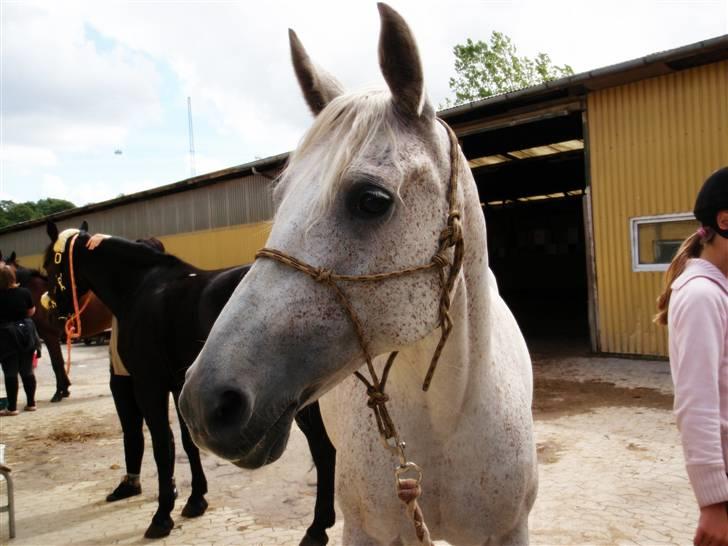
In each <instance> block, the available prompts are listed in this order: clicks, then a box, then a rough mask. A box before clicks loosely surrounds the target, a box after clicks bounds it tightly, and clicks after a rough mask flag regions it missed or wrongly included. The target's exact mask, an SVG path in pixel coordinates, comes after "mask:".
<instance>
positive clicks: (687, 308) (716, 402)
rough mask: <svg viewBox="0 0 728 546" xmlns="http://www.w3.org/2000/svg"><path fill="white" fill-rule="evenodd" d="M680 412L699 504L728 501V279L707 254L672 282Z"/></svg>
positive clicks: (672, 346) (671, 317) (674, 371)
mask: <svg viewBox="0 0 728 546" xmlns="http://www.w3.org/2000/svg"><path fill="white" fill-rule="evenodd" d="M668 328H669V331H670V368H671V370H672V380H673V383H674V385H675V406H674V408H675V416H676V417H677V425H678V428H679V429H680V435H681V437H682V445H683V452H684V454H685V462H686V466H687V471H688V477H689V478H690V483H691V485H692V487H693V491H694V492H695V497H696V498H697V501H698V504H699V505H700V506H701V507H702V506H708V505H710V504H716V503H719V502H726V501H728V476H726V470H727V469H728V279H727V278H726V276H725V275H724V274H723V273H722V272H721V271H720V269H718V268H717V267H716V266H715V265H713V264H712V263H710V262H708V261H707V260H702V259H699V258H697V259H692V260H689V261H688V264H687V266H686V268H685V271H684V272H683V273H682V274H681V275H680V276H679V277H678V278H677V279H675V282H673V283H672V295H671V296H670V305H669V311H668Z"/></svg>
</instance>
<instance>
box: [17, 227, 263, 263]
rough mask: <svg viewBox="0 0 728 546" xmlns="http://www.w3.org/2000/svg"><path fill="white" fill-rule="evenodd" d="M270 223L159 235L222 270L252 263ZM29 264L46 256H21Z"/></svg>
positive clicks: (190, 258)
mask: <svg viewBox="0 0 728 546" xmlns="http://www.w3.org/2000/svg"><path fill="white" fill-rule="evenodd" d="M270 226H271V223H270V222H258V223H254V224H239V225H237V226H231V227H225V228H219V229H208V230H204V231H192V232H189V233H178V234H175V235H165V236H163V237H159V240H160V241H162V242H163V243H164V246H165V248H166V250H167V252H169V253H170V254H174V255H175V256H177V257H178V258H180V259H182V260H184V261H185V262H189V263H191V264H192V265H194V266H196V267H199V268H201V269H221V268H224V267H232V266H235V265H242V264H248V263H251V262H252V261H253V260H254V259H255V253H256V252H257V251H258V250H259V249H260V248H262V247H263V245H264V244H265V242H266V240H267V239H268V234H269V233H270ZM18 259H19V261H20V263H21V264H23V265H24V266H26V267H40V266H41V265H42V261H43V256H42V255H41V254H34V255H28V256H20V257H19V258H18Z"/></svg>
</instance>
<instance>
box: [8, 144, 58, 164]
mask: <svg viewBox="0 0 728 546" xmlns="http://www.w3.org/2000/svg"><path fill="white" fill-rule="evenodd" d="M0 162H1V163H3V165H6V164H9V163H15V164H17V165H20V166H24V167H26V168H27V167H50V166H52V165H55V164H56V163H58V157H57V156H56V154H55V153H54V152H53V150H49V149H48V148H39V147H34V146H15V145H12V144H10V145H6V144H0Z"/></svg>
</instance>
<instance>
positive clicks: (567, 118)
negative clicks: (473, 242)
mask: <svg viewBox="0 0 728 546" xmlns="http://www.w3.org/2000/svg"><path fill="white" fill-rule="evenodd" d="M582 125H583V124H582V118H581V112H570V113H567V114H565V115H561V116H554V117H546V118H544V119H536V120H534V121H530V122H527V123H522V124H516V125H508V124H506V126H503V127H498V126H496V127H492V128H487V129H486V130H483V131H480V132H474V133H472V134H470V135H467V136H464V137H462V138H461V142H462V147H463V151H464V152H465V154H466V157H467V158H468V160H469V164H470V167H471V169H472V170H473V175H474V177H475V180H476V183H477V185H478V192H479V194H480V200H481V205H482V208H483V213H484V215H485V219H486V224H487V229H488V254H489V259H490V266H491V268H492V270H493V272H494V274H495V276H496V279H497V281H498V287H499V290H500V293H501V295H502V296H503V298H504V299H505V301H506V303H508V305H509V306H510V308H511V309H512V310H513V313H514V315H515V317H516V319H517V320H518V323H519V325H520V326H521V329H522V330H523V332H524V334H525V336H526V339H527V340H528V342H529V345H531V346H532V347H533V346H534V345H536V346H543V345H546V346H552V345H559V344H564V345H570V346H573V347H578V349H579V350H584V349H588V345H589V336H590V326H589V325H590V322H589V313H590V308H589V292H590V286H589V281H588V278H589V277H588V274H587V268H588V260H587V251H586V249H587V235H586V234H587V231H586V228H585V221H584V199H585V189H586V169H585V159H584V139H583V134H582V132H583V131H582Z"/></svg>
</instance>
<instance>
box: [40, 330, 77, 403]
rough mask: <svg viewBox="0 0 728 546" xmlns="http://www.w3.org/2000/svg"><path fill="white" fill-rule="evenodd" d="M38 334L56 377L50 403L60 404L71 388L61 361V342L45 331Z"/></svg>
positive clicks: (63, 363)
mask: <svg viewBox="0 0 728 546" xmlns="http://www.w3.org/2000/svg"><path fill="white" fill-rule="evenodd" d="M38 334H39V335H40V337H41V339H42V340H43V342H44V343H45V346H46V350H47V351H48V355H49V356H50V357H51V367H52V368H53V374H54V375H55V376H56V392H55V394H54V395H53V398H51V402H60V401H61V400H63V399H64V398H65V397H67V396H68V395H69V394H70V393H69V392H68V387H70V386H71V381H70V380H69V379H68V376H67V375H66V363H65V362H64V361H63V352H62V351H61V342H60V341H59V340H58V336H57V335H56V334H55V333H53V334H51V333H49V332H48V331H47V330H45V329H44V330H40V331H39V332H38Z"/></svg>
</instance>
